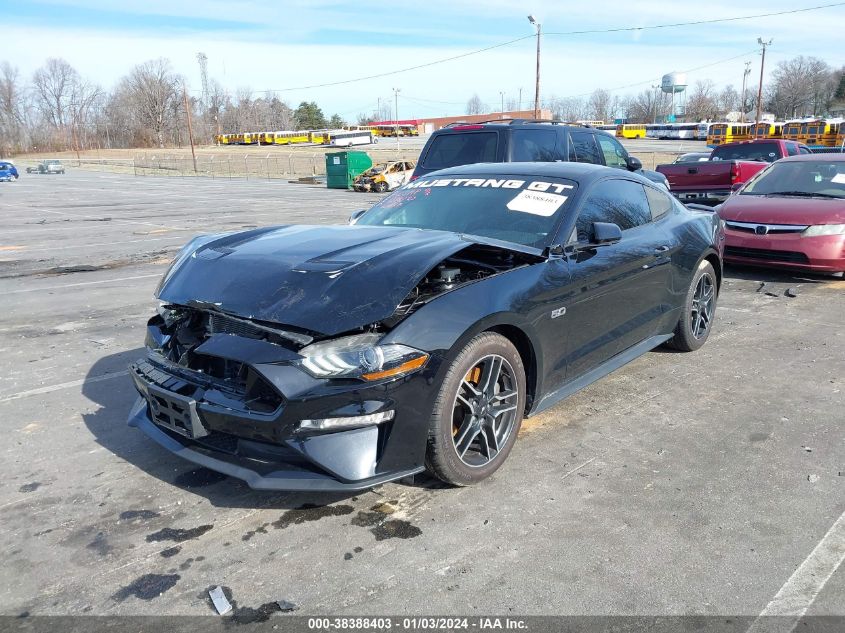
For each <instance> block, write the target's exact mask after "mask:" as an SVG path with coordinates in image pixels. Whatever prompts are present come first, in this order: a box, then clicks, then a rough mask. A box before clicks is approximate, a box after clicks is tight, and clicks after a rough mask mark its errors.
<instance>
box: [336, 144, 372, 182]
mask: <svg viewBox="0 0 845 633" xmlns="http://www.w3.org/2000/svg"><path fill="white" fill-rule="evenodd" d="M372 166H373V161H372V159H371V158H370V157H369V156H368V155H367V152H351V151H350V152H332V153H331V154H326V186H327V187H328V188H329V189H352V181H353V180H354V179H355V176H357V175H358V174H360V173H361V172H362V171H367V170H368V169H369V168H370V167H372Z"/></svg>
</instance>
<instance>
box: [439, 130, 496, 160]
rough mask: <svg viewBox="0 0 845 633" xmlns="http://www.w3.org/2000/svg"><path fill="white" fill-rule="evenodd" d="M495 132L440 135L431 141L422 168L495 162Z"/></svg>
mask: <svg viewBox="0 0 845 633" xmlns="http://www.w3.org/2000/svg"><path fill="white" fill-rule="evenodd" d="M498 141H499V134H498V133H497V132H461V133H451V134H440V135H439V136H435V137H434V138H433V139H432V141H431V146H430V147H429V148H428V152H426V155H425V159H424V160H423V163H422V166H423V167H424V168H425V169H446V168H447V167H457V166H458V165H471V164H473V163H493V162H496V150H497V148H498V144H499V143H498Z"/></svg>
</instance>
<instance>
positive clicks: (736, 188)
mask: <svg viewBox="0 0 845 633" xmlns="http://www.w3.org/2000/svg"><path fill="white" fill-rule="evenodd" d="M744 185H745V183H744V182H735V183H734V184H732V185H731V193H736V192H737V191H739V190H740V189H742V187H743V186H744Z"/></svg>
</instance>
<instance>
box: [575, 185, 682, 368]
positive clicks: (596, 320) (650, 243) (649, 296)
mask: <svg viewBox="0 0 845 633" xmlns="http://www.w3.org/2000/svg"><path fill="white" fill-rule="evenodd" d="M593 222H612V223H614V224H617V225H618V226H619V228H620V229H622V239H621V240H620V241H619V242H617V243H615V244H609V245H605V246H597V247H594V248H590V247H589V245H588V244H589V241H590V237H591V235H590V232H591V229H592V223H593ZM573 233H574V234H573V243H571V244H570V246H569V248H568V249H567V250H568V252H569V254H568V259H569V264H570V267H569V269H570V274H571V278H572V288H573V289H574V294H573V296H572V297H571V300H570V302H569V305H568V307H567V310H566V317H565V321H566V328H567V339H566V341H567V342H566V353H565V356H566V358H565V362H566V366H567V380H572V379H574V378H576V377H578V376H580V375H581V374H583V373H585V372H587V371H589V370H591V369H593V368H595V367H597V366H598V365H601V364H602V363H603V362H605V361H607V360H608V359H610V358H612V357H613V356H615V355H616V354H618V353H620V352H623V351H625V350H626V349H628V348H630V347H632V346H634V345H636V344H638V343H640V342H641V341H643V340H645V339H647V338H649V337H651V336H654V335H655V334H657V333H658V331H659V329H660V327H661V322H662V317H663V315H664V313H665V311H666V309H667V299H666V297H667V294H668V285H669V283H670V275H671V266H670V263H671V259H670V257H669V251H670V250H671V247H670V245H669V244H668V242H669V237H668V235H667V233H666V231H665V230H664V229H663V228H662V227H661V226H660V225H659V223H654V222H652V214H651V209H650V207H649V203H648V199H647V197H646V193H645V189H644V186H643V185H642V184H640V183H639V182H636V181H634V180H628V179H623V178H609V179H606V180H602V181H599V182H598V183H596V184H594V185H593V186H592V188H591V189H590V191H588V192H587V193H586V196H585V197H584V198H583V200H582V203H581V205H580V208H579V211H578V215H577V219H576V223H575V231H574V232H573Z"/></svg>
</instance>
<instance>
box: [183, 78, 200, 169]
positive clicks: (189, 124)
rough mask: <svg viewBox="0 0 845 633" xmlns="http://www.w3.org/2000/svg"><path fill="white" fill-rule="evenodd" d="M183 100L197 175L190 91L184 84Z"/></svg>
mask: <svg viewBox="0 0 845 633" xmlns="http://www.w3.org/2000/svg"><path fill="white" fill-rule="evenodd" d="M182 98H183V99H184V101H185V114H186V115H187V116H188V139H189V140H190V141H191V158H192V159H193V160H194V173H197V155H196V153H195V152H194V130H193V128H192V127H191V108H190V107H189V106H188V91H187V90H185V84H182Z"/></svg>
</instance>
